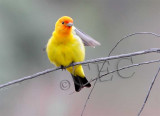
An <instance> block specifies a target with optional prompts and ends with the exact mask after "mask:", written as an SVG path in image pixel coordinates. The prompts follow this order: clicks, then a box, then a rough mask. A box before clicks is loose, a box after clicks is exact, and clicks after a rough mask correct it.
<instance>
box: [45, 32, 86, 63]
mask: <svg viewBox="0 0 160 116" xmlns="http://www.w3.org/2000/svg"><path fill="white" fill-rule="evenodd" d="M46 50H47V55H48V58H49V60H50V62H51V63H53V64H55V65H56V66H61V65H63V66H68V65H70V64H71V63H72V62H80V61H83V60H84V57H85V48H84V45H83V43H82V41H81V39H80V38H79V37H77V36H74V35H73V34H71V35H69V36H58V35H57V34H56V33H53V35H52V37H51V38H50V39H49V41H48V44H47V49H46Z"/></svg>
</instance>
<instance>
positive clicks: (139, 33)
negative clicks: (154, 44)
mask: <svg viewBox="0 0 160 116" xmlns="http://www.w3.org/2000/svg"><path fill="white" fill-rule="evenodd" d="M142 34H145V35H146V34H149V35H153V36H156V37H160V35H159V34H156V33H153V32H136V33H132V34H129V35H127V36H125V37H124V38H122V39H120V40H119V41H118V42H117V43H116V45H115V46H114V47H113V48H112V50H111V51H110V52H109V54H108V56H110V55H111V53H112V52H113V51H114V49H115V48H116V47H117V46H118V44H119V43H120V42H122V41H123V40H124V39H126V38H128V37H131V36H134V35H142Z"/></svg>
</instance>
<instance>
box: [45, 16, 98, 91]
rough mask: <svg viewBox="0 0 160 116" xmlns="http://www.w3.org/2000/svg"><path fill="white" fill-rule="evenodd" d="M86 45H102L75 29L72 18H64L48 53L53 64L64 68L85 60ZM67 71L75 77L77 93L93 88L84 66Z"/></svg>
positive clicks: (60, 19)
mask: <svg viewBox="0 0 160 116" xmlns="http://www.w3.org/2000/svg"><path fill="white" fill-rule="evenodd" d="M84 45H85V46H93V47H94V46H96V45H100V43H99V42H97V41H96V40H94V39H93V38H91V37H90V36H88V35H86V34H84V33H83V32H81V31H80V30H78V29H77V28H76V27H74V26H73V19H72V18H71V17H68V16H63V17H61V18H59V19H58V21H57V22H56V24H55V30H54V32H53V33H52V36H51V38H50V39H49V41H48V44H47V48H46V51H47V55H48V58H49V60H50V62H51V63H53V64H54V65H56V66H57V67H58V66H61V67H64V66H68V65H70V64H71V63H74V62H81V61H83V60H84V58H85V47H84ZM67 70H68V71H69V72H70V73H71V75H72V77H73V81H74V85H75V90H76V91H77V92H79V91H80V90H81V88H83V87H91V84H90V83H89V82H88V81H87V79H86V77H85V74H84V72H83V68H82V65H76V66H74V67H69V68H67Z"/></svg>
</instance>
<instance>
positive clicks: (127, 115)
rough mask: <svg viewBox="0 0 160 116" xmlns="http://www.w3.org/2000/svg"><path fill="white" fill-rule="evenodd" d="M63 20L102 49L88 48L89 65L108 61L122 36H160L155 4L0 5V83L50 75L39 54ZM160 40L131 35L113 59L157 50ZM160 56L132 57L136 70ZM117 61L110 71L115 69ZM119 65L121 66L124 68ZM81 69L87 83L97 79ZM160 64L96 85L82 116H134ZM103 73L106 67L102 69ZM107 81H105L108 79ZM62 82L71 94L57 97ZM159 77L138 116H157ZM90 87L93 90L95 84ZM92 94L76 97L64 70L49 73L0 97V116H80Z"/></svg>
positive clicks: (30, 0) (148, 0)
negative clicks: (96, 60)
mask: <svg viewBox="0 0 160 116" xmlns="http://www.w3.org/2000/svg"><path fill="white" fill-rule="evenodd" d="M64 15H68V16H71V17H72V18H73V19H74V25H75V26H76V27H78V28H79V29H81V30H83V31H84V32H86V33H87V34H89V35H90V36H92V37H93V38H95V39H96V40H98V41H99V42H100V43H101V44H102V45H101V46H98V47H96V48H90V47H86V60H89V59H93V58H98V57H105V56H107V55H108V53H109V52H110V50H111V49H112V48H113V46H114V45H115V44H116V42H118V40H120V39H121V38H123V37H124V36H126V35H127V34H130V33H134V32H139V31H149V32H155V33H159V32H160V1H159V0H77V1H76V0H0V59H1V60H0V84H3V83H6V82H8V81H11V80H15V79H19V78H22V77H24V76H27V75H31V74H34V73H36V72H39V71H42V70H45V69H47V68H53V67H54V66H53V65H52V64H50V62H49V61H48V58H47V55H46V53H45V52H44V51H43V48H44V47H45V45H46V43H47V41H48V39H49V38H50V36H51V34H52V31H53V30H54V24H55V22H56V20H57V19H58V18H59V17H61V16H64ZM159 39H160V38H156V37H154V36H151V35H136V36H133V37H130V38H128V39H126V40H125V41H123V42H122V43H121V44H120V45H119V46H118V47H117V48H116V49H115V51H114V52H113V53H112V55H118V54H122V53H129V52H135V51H139V50H145V49H149V48H155V47H159V46H160V45H159V42H160V40H159ZM158 58H159V55H158V54H150V55H143V56H138V57H133V62H134V63H139V62H143V61H148V60H153V59H158ZM117 62H118V61H117V60H114V61H112V62H110V65H109V66H108V67H109V70H114V69H116V65H117ZM129 64H131V62H130V61H129V60H126V59H123V60H121V62H120V63H119V66H125V65H129ZM90 66H91V69H90V70H89V69H88V68H87V67H86V66H84V69H85V74H86V76H87V78H88V79H92V78H94V77H96V76H97V70H96V65H94V64H92V65H90ZM158 66H159V64H158V63H157V64H150V65H145V66H140V67H136V68H132V69H126V70H124V71H121V72H120V73H121V75H123V76H129V75H131V74H132V73H133V72H135V74H134V76H133V77H132V78H126V79H124V78H121V77H120V76H119V75H118V74H117V73H115V74H112V76H113V79H112V81H107V82H98V83H97V84H96V87H95V89H94V91H93V93H92V95H91V98H90V100H89V102H88V104H87V107H86V110H85V112H84V116H136V115H137V113H138V111H139V109H140V107H141V106H142V103H143V101H144V98H145V96H146V94H147V91H148V88H149V85H150V83H151V81H152V79H153V77H154V75H155V74H156V72H157V70H158ZM106 67H107V66H106ZM109 78H110V76H108V77H106V78H103V79H102V80H106V79H109ZM62 80H69V81H70V84H71V86H70V88H69V89H67V90H62V89H61V88H60V83H61V81H62ZM159 83H160V78H158V79H157V80H156V83H155V85H154V87H153V90H152V92H151V95H150V97H149V100H148V102H147V104H146V107H145V109H144V111H143V113H142V116H159V115H160V92H159V90H160V85H159ZM92 85H93V83H92ZM90 90H91V89H88V88H87V89H86V88H85V89H83V90H82V91H81V92H79V93H73V94H71V93H72V92H74V86H73V82H72V79H71V76H70V74H69V73H68V72H67V71H61V70H60V71H56V72H52V73H49V74H46V75H43V76H40V77H39V78H36V79H32V80H28V81H25V82H22V83H19V84H16V85H13V86H10V87H6V88H4V89H1V90H0V116H80V114H81V112H82V109H83V107H84V103H85V100H86V98H87V96H88V94H89V91H90Z"/></svg>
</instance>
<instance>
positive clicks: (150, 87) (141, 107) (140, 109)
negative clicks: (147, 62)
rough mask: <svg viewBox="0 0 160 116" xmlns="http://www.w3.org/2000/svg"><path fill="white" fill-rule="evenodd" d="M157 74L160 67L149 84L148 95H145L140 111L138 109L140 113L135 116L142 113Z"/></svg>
mask: <svg viewBox="0 0 160 116" xmlns="http://www.w3.org/2000/svg"><path fill="white" fill-rule="evenodd" d="M159 72H160V67H159V68H158V71H157V73H156V75H155V77H154V79H153V80H152V83H151V85H150V87H149V91H148V93H147V96H146V98H145V100H144V103H143V105H142V107H141V109H140V111H139V113H138V115H137V116H140V115H141V113H142V111H143V109H144V107H145V105H146V102H147V100H148V97H149V95H150V92H151V90H152V87H153V85H154V82H155V80H156V78H157V76H158V74H159Z"/></svg>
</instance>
